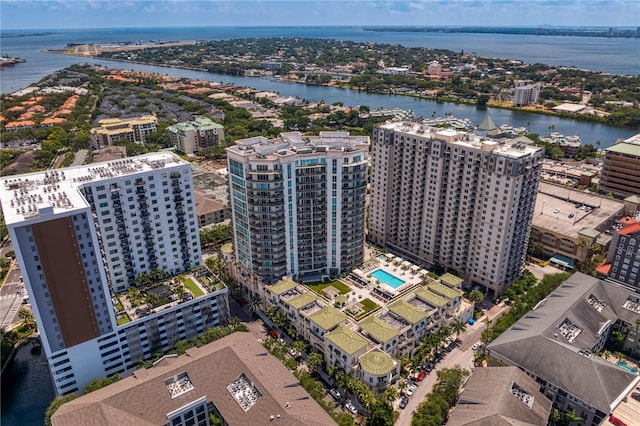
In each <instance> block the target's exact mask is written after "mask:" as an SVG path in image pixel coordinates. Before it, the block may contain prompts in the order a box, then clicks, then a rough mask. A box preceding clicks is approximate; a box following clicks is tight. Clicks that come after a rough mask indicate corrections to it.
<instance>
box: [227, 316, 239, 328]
mask: <svg viewBox="0 0 640 426" xmlns="http://www.w3.org/2000/svg"><path fill="white" fill-rule="evenodd" d="M240 322H241V321H240V318H238V317H231V318H229V327H231V328H233V329H235V328H236V327H238V326H239V325H240Z"/></svg>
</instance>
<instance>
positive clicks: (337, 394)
mask: <svg viewBox="0 0 640 426" xmlns="http://www.w3.org/2000/svg"><path fill="white" fill-rule="evenodd" d="M329 393H330V394H331V396H332V397H333V399H335V400H336V401H340V400H341V399H342V394H341V393H340V391H339V390H338V389H336V388H333V389H331V390H330V391H329Z"/></svg>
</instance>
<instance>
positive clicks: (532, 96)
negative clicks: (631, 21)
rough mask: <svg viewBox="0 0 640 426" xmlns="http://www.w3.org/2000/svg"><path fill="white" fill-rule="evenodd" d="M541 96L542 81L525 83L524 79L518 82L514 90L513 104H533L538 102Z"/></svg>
mask: <svg viewBox="0 0 640 426" xmlns="http://www.w3.org/2000/svg"><path fill="white" fill-rule="evenodd" d="M539 98H540V83H535V84H525V82H524V81H519V82H517V83H516V87H515V89H514V92H513V105H514V106H523V105H531V104H535V103H536V102H538V99H539Z"/></svg>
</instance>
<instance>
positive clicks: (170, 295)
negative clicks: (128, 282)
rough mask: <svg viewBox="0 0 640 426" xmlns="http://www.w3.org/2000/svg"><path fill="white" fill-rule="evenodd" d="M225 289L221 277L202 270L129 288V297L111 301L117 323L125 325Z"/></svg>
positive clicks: (126, 294) (124, 294) (124, 296)
mask: <svg viewBox="0 0 640 426" xmlns="http://www.w3.org/2000/svg"><path fill="white" fill-rule="evenodd" d="M225 287H226V286H225V284H224V283H223V282H222V281H220V280H219V279H218V277H216V276H215V275H214V274H212V273H211V272H210V271H209V270H208V269H206V268H204V267H201V268H199V269H195V270H192V271H191V272H189V273H187V274H183V275H179V276H175V277H171V278H167V279H165V280H162V281H159V282H155V283H153V284H150V285H146V286H142V287H130V288H129V290H128V291H127V292H126V293H120V294H116V295H112V296H111V298H112V302H113V306H114V310H115V314H116V319H117V323H118V325H124V324H126V323H128V322H131V321H135V320H138V319H140V318H144V317H146V316H148V315H150V314H152V313H155V312H160V311H163V310H165V309H169V308H172V307H174V306H178V305H180V304H183V303H186V302H189V301H190V300H193V299H197V298H199V297H202V296H205V295H207V294H211V293H214V292H216V291H219V290H222V289H223V288H225Z"/></svg>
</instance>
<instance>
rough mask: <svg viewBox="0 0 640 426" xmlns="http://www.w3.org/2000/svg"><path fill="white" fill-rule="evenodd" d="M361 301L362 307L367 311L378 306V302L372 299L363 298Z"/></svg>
mask: <svg viewBox="0 0 640 426" xmlns="http://www.w3.org/2000/svg"><path fill="white" fill-rule="evenodd" d="M360 303H361V304H362V309H364V311H365V312H371V311H373V310H374V309H375V308H377V307H378V304H377V303H376V302H374V301H373V300H371V299H364V300H361V301H360Z"/></svg>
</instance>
